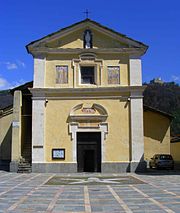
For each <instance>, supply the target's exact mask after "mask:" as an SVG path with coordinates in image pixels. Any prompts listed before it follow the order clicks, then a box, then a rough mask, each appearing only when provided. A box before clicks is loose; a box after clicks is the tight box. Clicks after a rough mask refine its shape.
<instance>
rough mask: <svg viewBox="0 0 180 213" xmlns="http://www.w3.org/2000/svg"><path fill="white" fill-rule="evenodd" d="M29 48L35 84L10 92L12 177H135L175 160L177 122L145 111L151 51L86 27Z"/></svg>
mask: <svg viewBox="0 0 180 213" xmlns="http://www.w3.org/2000/svg"><path fill="white" fill-rule="evenodd" d="M26 48H27V51H28V53H30V54H31V55H32V56H33V60H34V79H33V85H32V82H30V83H27V84H26V85H22V86H20V87H18V88H15V89H14V90H13V91H12V93H13V94H14V103H13V114H11V117H12V125H11V124H10V123H8V125H9V126H10V127H11V128H12V129H11V131H12V142H7V143H9V144H11V159H9V160H10V161H11V163H10V171H15V172H16V171H19V167H20V166H19V165H21V163H23V161H24V162H28V163H29V165H30V166H32V172H61V173H64V172H104V173H105V172H107V173H108V172H111V173H112V172H117V173H118V172H137V171H144V170H145V169H146V166H147V165H146V163H147V162H148V161H149V160H150V158H151V157H152V156H151V155H153V154H157V151H158V152H161V153H167V154H169V153H170V127H169V126H170V120H171V118H170V117H168V116H167V115H166V114H163V113H162V112H157V111H156V110H153V109H150V108H148V107H143V91H144V89H145V87H144V86H143V85H142V67H141V58H142V56H143V55H144V54H145V52H146V51H147V48H148V47H147V46H146V45H145V44H143V43H141V42H139V41H136V40H133V39H131V38H128V37H127V36H125V35H123V34H120V33H118V32H116V31H114V30H112V29H109V28H107V27H105V26H102V25H101V24H99V23H97V22H94V21H92V20H90V19H85V20H84V21H81V22H79V23H76V24H73V25H71V26H69V27H66V28H64V29H61V30H59V31H58V32H56V33H53V34H50V35H48V36H46V37H44V38H42V39H39V40H37V41H34V42H31V43H30V44H28V45H27V46H26ZM3 113H4V114H3V117H2V118H3V119H6V117H5V111H4V112H3ZM11 113H12V112H11ZM0 121H3V120H2V119H1V120H0ZM4 130H5V129H3V131H4ZM3 135H6V133H5V131H4V133H3ZM0 139H2V140H1V141H2V142H3V141H4V142H3V143H4V144H5V143H6V142H5V138H3V137H2V138H0ZM2 142H1V143H2ZM0 147H1V146H0ZM2 152H6V151H5V150H4V151H3V150H2ZM3 159H4V160H5V157H4V158H3ZM3 159H2V161H3ZM0 160H1V159H0ZM23 166H24V165H23Z"/></svg>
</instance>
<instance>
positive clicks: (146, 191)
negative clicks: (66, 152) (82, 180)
mask: <svg viewBox="0 0 180 213" xmlns="http://www.w3.org/2000/svg"><path fill="white" fill-rule="evenodd" d="M56 175H59V174H37V173H31V174H17V173H8V172H3V171H0V212H15V213H22V212H34V213H35V212H54V213H61V212H77V213H83V212H88V213H90V212H96V213H98V212H101V213H104V212H106V213H113V212H136V213H142V212H154V213H155V212H157V213H161V212H169V213H172V212H177V213H179V212H180V175H179V174H178V173H177V174H176V173H174V174H171V173H168V172H167V173H159V174H156V173H154V174H141V175H137V174H129V173H128V174H123V176H125V177H126V176H131V177H134V178H137V179H139V180H141V181H143V182H144V184H142V183H141V184H137V183H134V184H119V185H118V184H115V185H114V184H107V185H105V184H103V185H101V184H99V185H97V184H96V185H93V184H92V185H85V184H83V185H46V184H45V183H47V181H49V180H50V179H51V178H53V177H55V176H56ZM61 175H62V177H65V176H66V177H67V178H70V177H74V176H75V175H76V176H77V175H78V176H79V177H83V176H84V177H85V176H88V177H100V178H103V177H106V176H108V177H109V174H108V175H105V174H88V175H87V174H81V173H79V174H61ZM117 176H119V174H112V178H115V177H117ZM121 176H122V174H121Z"/></svg>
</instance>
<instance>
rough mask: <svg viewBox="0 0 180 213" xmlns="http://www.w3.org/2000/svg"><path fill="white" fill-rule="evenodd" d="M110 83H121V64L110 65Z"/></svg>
mask: <svg viewBox="0 0 180 213" xmlns="http://www.w3.org/2000/svg"><path fill="white" fill-rule="evenodd" d="M107 70H108V84H120V69H119V66H108V67H107Z"/></svg>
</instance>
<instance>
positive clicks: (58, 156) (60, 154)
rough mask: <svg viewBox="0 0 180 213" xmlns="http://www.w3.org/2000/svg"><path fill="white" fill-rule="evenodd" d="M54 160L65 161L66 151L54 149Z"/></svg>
mask: <svg viewBox="0 0 180 213" xmlns="http://www.w3.org/2000/svg"><path fill="white" fill-rule="evenodd" d="M52 159H54V160H64V159H65V149H52Z"/></svg>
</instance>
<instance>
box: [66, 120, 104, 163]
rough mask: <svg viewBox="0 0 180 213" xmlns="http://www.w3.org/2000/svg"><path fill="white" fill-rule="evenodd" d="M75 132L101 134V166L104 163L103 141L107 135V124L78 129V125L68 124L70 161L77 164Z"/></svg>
mask: <svg viewBox="0 0 180 213" xmlns="http://www.w3.org/2000/svg"><path fill="white" fill-rule="evenodd" d="M77 132H100V133H101V164H102V163H103V162H105V149H106V147H105V140H106V136H107V134H108V124H107V123H101V124H99V126H98V127H93V128H92V127H79V125H78V123H70V124H69V133H70V134H71V140H72V161H73V163H77Z"/></svg>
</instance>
